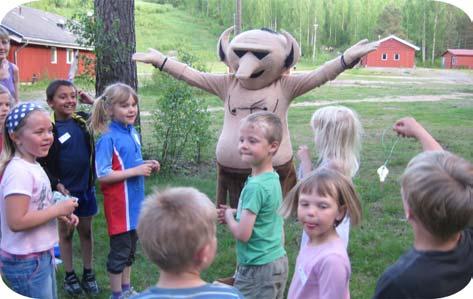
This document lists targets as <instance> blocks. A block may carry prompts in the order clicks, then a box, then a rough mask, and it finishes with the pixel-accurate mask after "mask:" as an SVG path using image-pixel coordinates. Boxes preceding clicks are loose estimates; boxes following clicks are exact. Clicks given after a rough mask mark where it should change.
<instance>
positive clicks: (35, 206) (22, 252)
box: [0, 103, 78, 298]
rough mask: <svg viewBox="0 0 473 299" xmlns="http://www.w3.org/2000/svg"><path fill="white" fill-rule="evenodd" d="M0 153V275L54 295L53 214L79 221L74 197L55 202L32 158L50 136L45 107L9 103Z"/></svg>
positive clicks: (27, 289) (20, 287)
mask: <svg viewBox="0 0 473 299" xmlns="http://www.w3.org/2000/svg"><path fill="white" fill-rule="evenodd" d="M3 136H4V140H3V152H2V154H1V156H0V175H1V177H2V178H1V183H0V211H1V229H2V239H1V242H0V261H1V272H2V275H3V277H4V278H5V279H6V280H7V281H8V283H9V286H10V287H11V288H12V289H13V290H14V291H15V292H17V293H19V294H21V295H24V296H28V297H35V298H57V294H56V278H55V275H56V274H55V271H54V254H52V251H53V246H54V244H55V243H56V242H57V241H58V233H57V223H56V218H60V219H61V220H62V221H65V222H66V223H69V224H70V225H77V223H78V218H77V216H75V215H73V214H72V212H73V211H74V208H75V207H76V206H77V203H76V202H75V201H74V200H73V199H68V200H64V201H61V202H58V203H56V204H55V203H54V202H53V197H52V193H51V185H50V183H49V179H48V177H47V175H46V173H45V172H44V170H43V169H42V168H41V166H40V165H39V164H38V163H37V162H36V158H37V157H44V156H46V155H47V153H48V150H49V148H50V146H51V144H52V142H53V135H52V125H51V121H50V119H49V116H48V114H47V112H46V111H45V110H44V109H43V108H41V107H40V106H38V105H36V104H33V103H22V104H20V105H18V106H17V107H15V108H13V109H12V110H11V111H10V112H9V113H8V116H7V118H6V121H5V127H4V132H3Z"/></svg>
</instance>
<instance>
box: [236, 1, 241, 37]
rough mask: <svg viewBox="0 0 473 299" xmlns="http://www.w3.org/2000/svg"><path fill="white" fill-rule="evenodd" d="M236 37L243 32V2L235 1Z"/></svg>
mask: <svg viewBox="0 0 473 299" xmlns="http://www.w3.org/2000/svg"><path fill="white" fill-rule="evenodd" d="M235 2H236V3H235V4H236V9H235V35H237V34H239V33H240V32H241V0H235Z"/></svg>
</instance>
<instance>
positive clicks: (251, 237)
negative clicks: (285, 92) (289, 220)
mask: <svg viewBox="0 0 473 299" xmlns="http://www.w3.org/2000/svg"><path fill="white" fill-rule="evenodd" d="M282 132H283V130H282V124H281V120H280V119H279V117H278V116H276V115H275V114H273V113H270V112H259V113H254V114H250V115H249V116H247V117H246V118H244V119H243V120H242V121H241V125H240V142H239V145H238V147H239V152H240V155H241V159H242V160H243V161H245V162H247V163H248V164H249V166H251V176H250V177H248V179H247V181H246V183H245V187H244V188H243V190H242V192H241V195H240V200H239V203H238V208H237V209H231V208H230V207H228V206H225V205H221V206H220V209H219V210H218V217H219V221H220V223H226V224H227V226H228V228H229V229H230V232H231V233H232V235H233V236H234V237H235V239H236V240H237V260H238V267H237V272H236V274H235V283H234V287H236V288H237V289H238V290H239V291H240V292H241V293H242V294H243V295H244V296H245V298H283V295H284V289H285V287H286V281H287V275H288V262H287V256H286V251H285V250H284V245H283V242H284V241H283V233H284V231H283V219H282V217H281V216H280V215H279V213H278V210H279V207H280V205H281V202H282V191H281V184H280V182H279V176H278V174H277V173H276V172H275V171H274V169H273V156H274V155H275V154H276V152H277V150H278V148H279V145H280V143H281V139H282V134H283V133H282ZM235 214H236V217H235Z"/></svg>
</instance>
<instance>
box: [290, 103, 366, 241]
mask: <svg viewBox="0 0 473 299" xmlns="http://www.w3.org/2000/svg"><path fill="white" fill-rule="evenodd" d="M310 123H311V126H312V129H313V131H314V141H315V151H316V153H317V157H318V158H317V162H316V165H317V167H320V166H324V165H332V166H333V167H334V168H335V169H338V170H340V171H341V172H342V173H343V174H345V175H347V176H349V177H351V178H353V177H354V176H355V175H356V173H357V172H358V168H359V166H360V149H361V136H362V134H363V127H362V126H361V122H360V120H359V119H358V115H357V114H356V112H355V111H353V110H351V109H349V108H347V107H344V106H327V107H323V108H320V109H318V110H316V111H315V112H314V114H313V115H312V119H311V121H310ZM297 157H298V159H299V160H300V170H301V171H300V172H301V176H302V177H301V178H303V177H306V176H307V175H308V174H309V173H310V172H311V171H312V161H311V158H310V152H309V149H308V147H307V146H306V145H301V146H300V147H299V150H298V152H297ZM337 233H338V235H339V236H340V238H341V239H342V240H343V242H344V243H345V246H346V247H348V239H349V233H350V216H349V215H347V217H345V218H344V220H343V222H342V223H340V225H338V226H337ZM307 240H308V239H307V234H306V233H305V232H303V233H302V240H301V248H302V247H303V246H304V245H305V244H307Z"/></svg>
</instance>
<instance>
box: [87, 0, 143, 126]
mask: <svg viewBox="0 0 473 299" xmlns="http://www.w3.org/2000/svg"><path fill="white" fill-rule="evenodd" d="M94 8H95V17H96V22H97V27H96V30H97V31H96V44H95V51H96V66H95V92H96V93H97V94H98V95H99V94H101V93H102V92H103V91H104V89H105V87H107V86H108V85H110V84H112V83H116V82H122V83H125V84H128V85H130V86H131V87H132V88H133V89H134V90H137V88H138V80H137V73H136V63H135V62H134V61H132V60H131V56H132V55H133V53H135V51H136V39H135V14H134V9H135V1H134V0H126V1H110V0H94ZM139 124H140V118H139V113H138V117H137V118H136V122H135V125H137V126H138V129H139Z"/></svg>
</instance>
